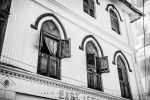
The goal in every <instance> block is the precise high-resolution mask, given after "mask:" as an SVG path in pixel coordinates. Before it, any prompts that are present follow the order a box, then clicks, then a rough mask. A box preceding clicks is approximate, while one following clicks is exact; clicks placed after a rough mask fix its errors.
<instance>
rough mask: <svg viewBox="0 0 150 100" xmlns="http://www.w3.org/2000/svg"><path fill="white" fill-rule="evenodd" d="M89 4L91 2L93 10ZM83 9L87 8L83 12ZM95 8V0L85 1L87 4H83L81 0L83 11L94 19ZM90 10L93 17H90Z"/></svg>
mask: <svg viewBox="0 0 150 100" xmlns="http://www.w3.org/2000/svg"><path fill="white" fill-rule="evenodd" d="M89 2H93V8H92V7H91V6H90V4H89ZM85 7H87V11H85ZM95 7H96V4H95V0H87V3H86V2H85V0H83V11H84V12H85V13H87V14H88V15H90V16H91V17H93V18H96V8H95ZM90 10H92V11H93V15H91V11H90Z"/></svg>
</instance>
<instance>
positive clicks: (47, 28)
mask: <svg viewBox="0 0 150 100" xmlns="http://www.w3.org/2000/svg"><path fill="white" fill-rule="evenodd" d="M42 30H43V31H44V32H46V33H48V34H51V35H53V36H55V37H58V38H60V37H61V36H60V34H59V33H60V32H59V30H58V28H57V26H56V24H55V23H54V22H53V21H52V20H47V21H45V22H43V24H42Z"/></svg>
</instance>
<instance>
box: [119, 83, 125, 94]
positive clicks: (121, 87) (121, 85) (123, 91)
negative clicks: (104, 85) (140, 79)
mask: <svg viewBox="0 0 150 100" xmlns="http://www.w3.org/2000/svg"><path fill="white" fill-rule="evenodd" d="M120 89H121V95H122V97H125V89H124V83H123V81H120Z"/></svg>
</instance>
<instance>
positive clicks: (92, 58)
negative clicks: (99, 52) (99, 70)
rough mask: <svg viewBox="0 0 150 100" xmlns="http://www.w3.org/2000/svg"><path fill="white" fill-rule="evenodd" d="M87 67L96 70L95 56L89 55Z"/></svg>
mask: <svg viewBox="0 0 150 100" xmlns="http://www.w3.org/2000/svg"><path fill="white" fill-rule="evenodd" d="M87 67H88V69H95V55H94V54H87Z"/></svg>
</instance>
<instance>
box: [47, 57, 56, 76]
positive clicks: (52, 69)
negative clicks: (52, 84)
mask: <svg viewBox="0 0 150 100" xmlns="http://www.w3.org/2000/svg"><path fill="white" fill-rule="evenodd" d="M49 63H50V69H49V71H50V76H57V61H56V60H54V59H51V60H50V62H49Z"/></svg>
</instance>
